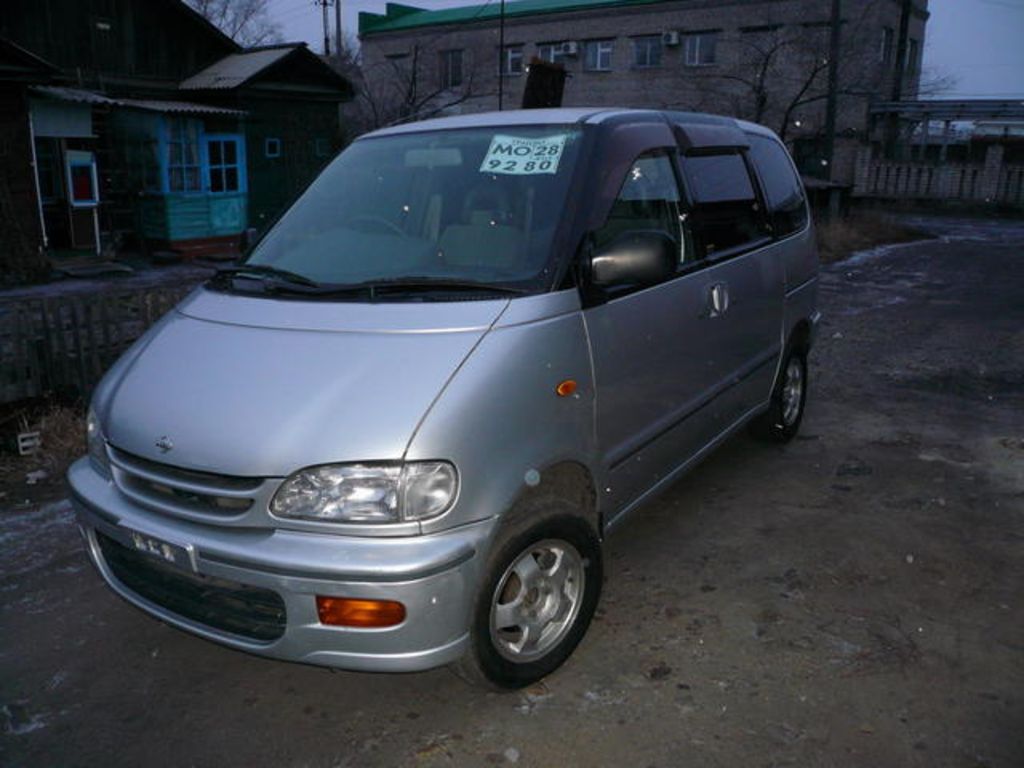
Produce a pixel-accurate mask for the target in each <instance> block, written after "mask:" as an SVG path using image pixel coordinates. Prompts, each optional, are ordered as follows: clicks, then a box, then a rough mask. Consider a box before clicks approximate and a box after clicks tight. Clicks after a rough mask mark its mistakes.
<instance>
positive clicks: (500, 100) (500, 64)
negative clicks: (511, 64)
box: [498, 0, 505, 112]
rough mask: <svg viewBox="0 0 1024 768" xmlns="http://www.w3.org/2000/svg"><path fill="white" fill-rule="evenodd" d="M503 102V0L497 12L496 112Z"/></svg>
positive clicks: (499, 109)
mask: <svg viewBox="0 0 1024 768" xmlns="http://www.w3.org/2000/svg"><path fill="white" fill-rule="evenodd" d="M504 101H505V0H501V8H500V9H499V10H498V111H499V112H501V109H502V106H503V104H504Z"/></svg>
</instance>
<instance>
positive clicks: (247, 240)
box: [241, 227, 257, 253]
mask: <svg viewBox="0 0 1024 768" xmlns="http://www.w3.org/2000/svg"><path fill="white" fill-rule="evenodd" d="M256 237H257V235H256V227H249V228H248V229H246V230H244V231H243V232H242V242H241V245H242V253H247V252H248V251H249V249H250V248H252V247H253V246H254V245H255V244H256Z"/></svg>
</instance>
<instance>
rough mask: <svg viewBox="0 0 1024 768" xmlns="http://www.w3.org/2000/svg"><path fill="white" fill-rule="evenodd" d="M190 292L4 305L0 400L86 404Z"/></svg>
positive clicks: (178, 289)
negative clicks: (104, 378) (144, 336)
mask: <svg viewBox="0 0 1024 768" xmlns="http://www.w3.org/2000/svg"><path fill="white" fill-rule="evenodd" d="M191 288H192V286H190V285H185V286H173V287H160V288H148V289H141V290H140V289H135V290H130V291H128V290H126V291H111V292H104V293H100V294H92V295H68V296H53V297H45V298H30V299H17V300H12V301H6V302H0V403H9V402H14V401H16V400H22V399H25V398H34V397H42V396H44V395H58V396H61V397H70V398H81V399H87V398H88V397H89V395H90V394H91V393H92V390H93V387H95V386H96V384H97V383H98V382H99V380H100V378H101V377H102V376H103V374H104V372H105V371H106V370H107V368H109V367H110V366H111V365H112V364H113V363H114V361H115V360H117V358H118V357H119V356H120V355H121V353H122V352H124V351H125V350H126V349H127V348H128V347H129V346H130V345H131V344H132V342H134V341H135V340H136V339H137V338H138V337H139V336H141V335H142V333H143V332H144V331H145V330H146V329H147V328H149V326H151V325H152V324H153V323H155V322H156V321H157V320H158V319H159V318H160V317H161V316H162V315H163V314H164V313H165V312H167V311H168V310H169V309H171V307H173V306H174V305H175V304H177V303H178V301H179V300H180V299H181V298H182V297H184V296H185V294H187V293H188V292H189V291H190V290H191Z"/></svg>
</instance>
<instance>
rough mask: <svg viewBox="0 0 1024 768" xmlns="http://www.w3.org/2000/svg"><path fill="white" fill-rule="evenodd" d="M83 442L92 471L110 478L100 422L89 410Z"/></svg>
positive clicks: (108, 460)
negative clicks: (87, 450)
mask: <svg viewBox="0 0 1024 768" xmlns="http://www.w3.org/2000/svg"><path fill="white" fill-rule="evenodd" d="M85 441H86V445H87V446H88V448H89V459H90V460H91V461H92V466H93V469H95V470H96V471H97V472H99V473H100V474H101V475H103V476H104V477H110V459H109V457H108V456H107V440H106V438H105V437H103V430H101V429H100V420H99V419H98V418H97V417H96V412H95V411H94V410H93V409H92V408H90V409H89V415H88V416H86V417H85Z"/></svg>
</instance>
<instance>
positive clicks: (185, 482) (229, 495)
mask: <svg viewBox="0 0 1024 768" xmlns="http://www.w3.org/2000/svg"><path fill="white" fill-rule="evenodd" d="M109 451H110V453H109V455H110V461H111V464H112V465H113V467H114V479H115V480H116V481H117V485H118V488H120V489H121V491H122V492H123V493H124V494H125V495H127V496H129V497H131V498H132V499H134V500H135V501H137V502H139V503H140V504H143V505H145V506H147V507H150V508H152V509H156V510H158V511H161V512H170V513H185V514H193V515H203V516H215V517H236V516H238V515H242V514H244V513H245V512H247V511H248V510H249V509H250V508H251V507H252V506H253V504H254V502H255V497H256V495H257V494H258V493H259V491H260V488H261V485H262V482H263V481H262V480H260V479H255V478H245V477H230V476H226V475H215V474H212V473H207V472H195V471H192V470H187V469H180V468H178V467H172V466H170V465H168V464H159V463H157V462H155V461H150V460H148V459H143V458H140V457H138V456H133V455H132V454H129V453H125V452H124V451H121V450H118V449H117V448H114V447H112V446H111V447H110V449H109Z"/></svg>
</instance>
